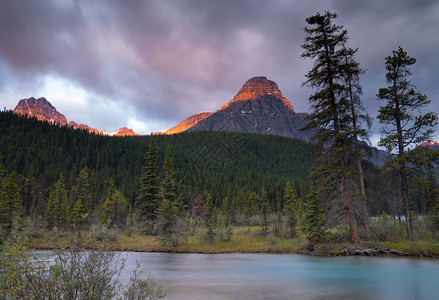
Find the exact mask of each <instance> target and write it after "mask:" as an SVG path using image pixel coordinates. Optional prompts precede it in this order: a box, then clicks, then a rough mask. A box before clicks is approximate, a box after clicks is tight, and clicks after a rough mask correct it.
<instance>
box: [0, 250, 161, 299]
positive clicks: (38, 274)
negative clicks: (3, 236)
mask: <svg viewBox="0 0 439 300" xmlns="http://www.w3.org/2000/svg"><path fill="white" fill-rule="evenodd" d="M125 261H126V257H123V256H122V255H121V253H117V252H109V251H104V250H103V249H101V250H91V251H88V250H87V251H85V250H84V249H81V248H77V247H73V248H71V249H70V250H67V251H59V252H56V254H55V259H54V261H53V262H52V263H48V262H44V261H42V260H41V259H38V258H36V257H35V256H34V255H32V254H31V253H30V252H28V251H26V249H24V248H22V247H19V246H11V247H7V248H6V249H5V250H4V251H3V252H1V253H0V299H115V298H116V299H130V300H131V299H158V298H163V297H164V292H163V289H162V288H156V287H155V283H153V282H152V281H150V280H141V279H139V277H138V276H139V274H141V273H139V272H138V271H137V269H136V270H134V271H133V276H132V277H131V279H130V282H129V284H128V285H127V286H126V287H125V288H124V289H123V288H122V285H121V284H120V283H119V275H120V273H121V271H122V269H123V268H124V266H125Z"/></svg>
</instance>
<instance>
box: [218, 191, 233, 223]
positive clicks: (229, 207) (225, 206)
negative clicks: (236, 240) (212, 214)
mask: <svg viewBox="0 0 439 300" xmlns="http://www.w3.org/2000/svg"><path fill="white" fill-rule="evenodd" d="M233 198H234V197H233V194H232V189H231V188H230V187H229V188H228V190H227V196H226V197H225V198H224V200H223V202H222V204H221V210H222V212H223V213H224V215H225V216H226V221H227V223H229V224H230V223H233V222H234V221H235V212H234V210H233Z"/></svg>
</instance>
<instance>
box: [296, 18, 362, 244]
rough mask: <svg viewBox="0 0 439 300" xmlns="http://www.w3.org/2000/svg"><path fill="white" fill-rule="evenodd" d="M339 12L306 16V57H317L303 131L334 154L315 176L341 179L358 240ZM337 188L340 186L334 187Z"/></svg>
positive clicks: (352, 229) (353, 238) (354, 237)
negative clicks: (348, 157) (348, 158)
mask: <svg viewBox="0 0 439 300" xmlns="http://www.w3.org/2000/svg"><path fill="white" fill-rule="evenodd" d="M336 17H337V15H336V14H333V13H330V12H329V11H327V12H326V13H325V14H324V15H320V14H319V13H317V14H316V15H315V16H312V17H309V18H307V19H306V22H307V23H308V24H309V25H310V27H305V34H306V36H305V43H304V44H303V45H302V47H303V49H304V50H305V51H304V53H303V54H302V57H304V58H311V59H313V60H314V65H313V67H312V69H311V70H310V71H309V72H308V74H307V75H306V77H307V80H306V81H305V83H304V85H308V86H310V87H311V88H314V89H316V90H317V91H316V93H315V94H313V95H311V96H310V98H309V101H310V102H311V106H312V108H313V111H312V112H311V114H310V115H309V118H308V119H309V123H308V124H307V125H306V126H305V127H304V128H303V129H304V130H307V129H313V130H315V131H316V132H317V133H316V134H315V135H314V139H317V140H318V145H319V146H320V149H321V151H320V155H327V153H328V152H329V153H332V154H334V155H329V156H327V157H334V158H335V162H334V163H329V164H325V165H321V166H320V167H319V170H317V172H315V174H316V176H319V177H323V176H328V174H329V173H331V176H333V175H335V176H337V177H338V178H339V180H337V181H334V182H335V183H336V184H337V185H338V182H340V185H341V191H342V192H341V194H340V197H342V199H343V200H344V204H345V206H346V212H347V214H348V218H349V225H350V226H349V227H350V233H351V241H352V242H353V243H357V242H358V241H359V237H358V231H357V225H356V220H355V216H354V209H353V205H352V192H351V190H350V188H349V185H348V178H347V177H348V174H349V173H351V170H350V169H349V168H348V166H347V164H346V154H347V153H348V152H349V150H350V137H351V136H352V133H353V129H352V124H351V122H350V120H351V118H350V115H349V111H350V102H349V100H348V99H347V98H346V97H344V94H345V91H346V90H347V85H346V82H345V78H346V77H345V76H344V71H343V63H344V62H343V58H344V57H343V53H342V52H340V51H339V50H340V49H343V46H344V44H345V43H346V39H347V31H346V30H343V27H342V26H337V25H334V24H333V23H332V20H333V19H334V18H336ZM332 189H333V190H338V186H332Z"/></svg>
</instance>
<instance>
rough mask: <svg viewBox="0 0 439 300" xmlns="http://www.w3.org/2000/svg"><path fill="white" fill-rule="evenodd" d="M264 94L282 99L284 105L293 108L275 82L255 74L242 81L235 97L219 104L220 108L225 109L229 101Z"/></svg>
mask: <svg viewBox="0 0 439 300" xmlns="http://www.w3.org/2000/svg"><path fill="white" fill-rule="evenodd" d="M265 95H270V96H273V97H276V98H278V99H280V100H282V102H283V104H284V105H285V106H287V107H288V108H289V109H291V110H294V108H293V106H292V105H291V103H290V101H288V99H287V98H285V97H284V96H282V92H281V91H280V90H279V88H278V86H277V84H276V82H274V81H271V80H268V79H267V77H264V76H257V77H253V78H250V79H249V80H247V82H246V83H244V85H243V86H242V88H241V89H240V90H239V92H238V94H236V95H235V97H233V99H232V100H231V101H229V102H228V103H227V104H224V105H223V106H221V108H220V110H223V109H225V108H226V107H227V106H229V104H230V103H233V102H236V101H247V100H253V99H257V98H260V97H263V96H265Z"/></svg>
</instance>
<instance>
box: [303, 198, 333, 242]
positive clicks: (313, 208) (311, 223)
mask: <svg viewBox="0 0 439 300" xmlns="http://www.w3.org/2000/svg"><path fill="white" fill-rule="evenodd" d="M304 208H305V210H304V214H303V219H302V226H301V231H302V232H303V233H304V234H305V235H306V238H307V239H308V241H310V242H311V243H313V244H314V243H317V244H318V243H322V242H323V241H324V240H325V238H326V235H327V233H326V224H325V220H324V212H323V210H322V209H321V207H320V202H319V198H318V194H317V193H316V192H312V193H311V194H309V195H308V196H307V201H306V202H305V207H304Z"/></svg>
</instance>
